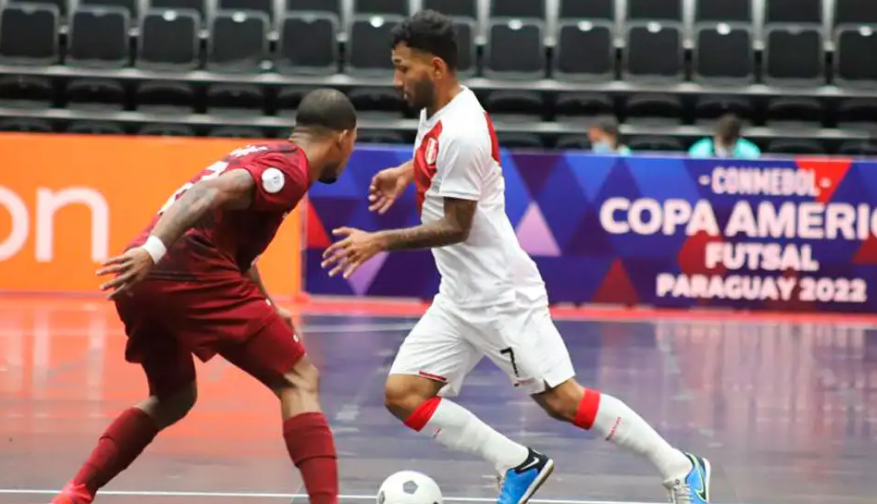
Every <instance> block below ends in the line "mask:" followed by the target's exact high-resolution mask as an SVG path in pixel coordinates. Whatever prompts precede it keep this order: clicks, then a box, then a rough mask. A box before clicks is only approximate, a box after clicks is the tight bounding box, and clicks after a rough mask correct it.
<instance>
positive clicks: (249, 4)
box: [217, 0, 274, 26]
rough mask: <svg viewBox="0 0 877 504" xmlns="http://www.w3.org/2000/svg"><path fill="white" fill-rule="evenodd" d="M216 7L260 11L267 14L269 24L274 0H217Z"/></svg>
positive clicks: (230, 9)
mask: <svg viewBox="0 0 877 504" xmlns="http://www.w3.org/2000/svg"><path fill="white" fill-rule="evenodd" d="M217 8H218V9H219V10H223V11H227V12H236V11H255V12H261V13H262V14H265V15H266V16H268V22H269V26H270V23H271V21H273V20H274V0H218V1H217Z"/></svg>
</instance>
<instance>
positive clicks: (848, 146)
mask: <svg viewBox="0 0 877 504" xmlns="http://www.w3.org/2000/svg"><path fill="white" fill-rule="evenodd" d="M837 153H838V154H840V155H842V156H867V157H877V143H874V142H873V141H870V140H851V141H849V142H844V143H843V144H841V146H840V147H839V148H838V151H837Z"/></svg>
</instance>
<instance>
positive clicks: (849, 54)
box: [834, 25, 877, 88]
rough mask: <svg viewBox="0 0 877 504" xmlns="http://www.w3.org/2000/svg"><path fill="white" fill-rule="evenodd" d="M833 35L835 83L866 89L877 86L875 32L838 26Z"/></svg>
mask: <svg viewBox="0 0 877 504" xmlns="http://www.w3.org/2000/svg"><path fill="white" fill-rule="evenodd" d="M835 34H836V35H835V36H836V42H835V58H834V74H835V77H836V81H837V83H838V84H840V85H843V86H859V87H868V88H873V86H875V85H877V31H875V30H873V29H872V28H869V27H858V26H856V27H853V26H849V25H847V26H839V27H838V28H837V30H836V31H835Z"/></svg>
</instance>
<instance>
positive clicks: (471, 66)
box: [454, 18, 478, 77]
mask: <svg viewBox="0 0 877 504" xmlns="http://www.w3.org/2000/svg"><path fill="white" fill-rule="evenodd" d="M477 29H478V27H477V23H476V21H475V20H474V19H470V18H456V19H455V20H454V30H456V32H457V49H458V52H459V55H458V59H457V73H458V74H459V75H461V76H464V77H466V76H471V75H474V74H475V73H476V72H478V65H477V62H478V46H477V45H476V44H475V35H476V33H477Z"/></svg>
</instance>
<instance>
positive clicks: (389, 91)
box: [347, 87, 407, 119]
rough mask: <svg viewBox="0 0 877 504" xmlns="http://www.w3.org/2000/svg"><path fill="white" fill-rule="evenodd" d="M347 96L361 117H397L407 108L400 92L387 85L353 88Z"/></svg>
mask: <svg viewBox="0 0 877 504" xmlns="http://www.w3.org/2000/svg"><path fill="white" fill-rule="evenodd" d="M347 96H348V97H349V98H350V101H351V102H352V103H353V106H354V107H356V113H357V114H359V115H361V116H362V117H370V118H374V119H383V118H395V119H398V118H401V117H402V116H403V115H404V114H405V112H406V110H407V108H406V105H405V101H404V100H403V99H402V94H401V93H399V91H397V90H395V89H393V88H389V87H379V88H371V87H365V88H354V89H351V90H350V91H349V92H348V93H347Z"/></svg>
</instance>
